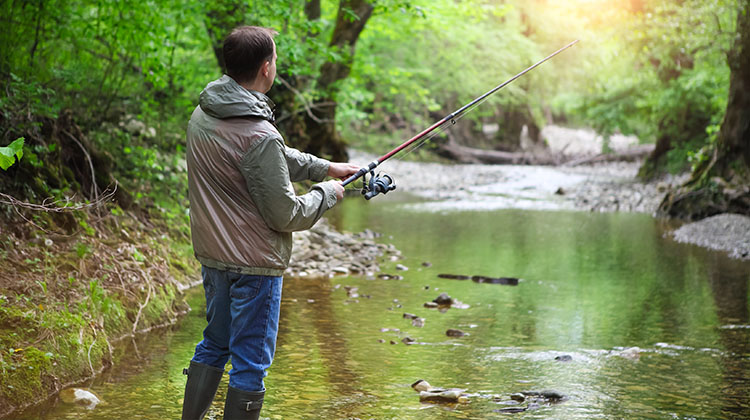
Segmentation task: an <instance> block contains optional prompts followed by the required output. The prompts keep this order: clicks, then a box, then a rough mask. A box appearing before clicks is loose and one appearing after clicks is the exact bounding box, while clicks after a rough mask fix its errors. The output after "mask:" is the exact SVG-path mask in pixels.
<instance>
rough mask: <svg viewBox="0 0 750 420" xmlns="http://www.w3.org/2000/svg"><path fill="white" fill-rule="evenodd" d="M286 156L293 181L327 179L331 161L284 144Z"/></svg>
mask: <svg viewBox="0 0 750 420" xmlns="http://www.w3.org/2000/svg"><path fill="white" fill-rule="evenodd" d="M282 144H283V143H282ZM284 156H285V157H286V165H287V167H288V168H289V177H290V179H291V180H292V182H297V181H304V180H306V179H310V180H313V181H318V182H320V181H322V180H324V179H325V177H326V175H327V174H328V166H329V165H330V164H331V162H329V161H327V160H325V159H321V158H319V157H316V156H313V155H311V154H309V153H302V152H300V151H299V150H297V149H294V148H291V147H287V146H284Z"/></svg>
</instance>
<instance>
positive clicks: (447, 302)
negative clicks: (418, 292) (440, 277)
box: [432, 293, 453, 305]
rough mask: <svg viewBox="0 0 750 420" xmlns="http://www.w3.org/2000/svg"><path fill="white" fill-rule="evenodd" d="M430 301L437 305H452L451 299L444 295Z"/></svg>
mask: <svg viewBox="0 0 750 420" xmlns="http://www.w3.org/2000/svg"><path fill="white" fill-rule="evenodd" d="M432 301H433V302H435V303H437V304H438V305H450V304H451V303H453V299H452V298H451V297H450V296H448V294H446V293H441V294H440V296H438V297H436V298H435V299H433V300H432Z"/></svg>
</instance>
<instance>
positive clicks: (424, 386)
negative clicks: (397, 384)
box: [411, 379, 432, 392]
mask: <svg viewBox="0 0 750 420" xmlns="http://www.w3.org/2000/svg"><path fill="white" fill-rule="evenodd" d="M411 387H412V388H414V390H415V391H417V392H422V391H429V390H431V389H432V385H430V384H429V382H427V381H425V380H424V379H420V380H418V381H417V382H414V383H413V384H411Z"/></svg>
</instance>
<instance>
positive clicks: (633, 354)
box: [617, 347, 641, 360]
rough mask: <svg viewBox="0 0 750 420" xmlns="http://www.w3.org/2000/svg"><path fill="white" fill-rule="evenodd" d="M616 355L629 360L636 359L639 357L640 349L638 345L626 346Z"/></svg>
mask: <svg viewBox="0 0 750 420" xmlns="http://www.w3.org/2000/svg"><path fill="white" fill-rule="evenodd" d="M617 355H618V356H620V357H623V358H625V359H629V360H638V359H640V357H641V349H640V348H638V347H628V348H626V349H625V350H623V351H621V352H620V353H618V354H617Z"/></svg>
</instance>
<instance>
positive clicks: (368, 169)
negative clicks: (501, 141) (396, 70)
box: [341, 40, 578, 200]
mask: <svg viewBox="0 0 750 420" xmlns="http://www.w3.org/2000/svg"><path fill="white" fill-rule="evenodd" d="M576 43H578V40H575V41H573V42H571V43H569V44H568V45H566V46H564V47H562V48H560V49H559V50H557V51H555V52H554V53H552V54H550V55H548V56H547V57H545V58H543V59H542V60H540V61H538V62H536V63H535V64H534V65H532V66H530V67H528V68H526V69H525V70H523V71H522V72H520V73H518V74H516V75H515V76H513V77H511V78H510V79H508V80H507V81H505V82H503V83H501V84H499V85H497V86H495V87H494V88H493V89H490V90H489V91H487V92H486V93H484V94H483V95H482V96H480V97H478V98H476V99H474V100H473V101H471V102H469V103H468V104H466V105H464V106H462V107H461V108H460V109H458V110H456V111H455V112H452V113H451V114H449V115H447V116H445V117H444V118H443V119H441V120H439V121H437V122H435V123H433V124H432V125H431V126H429V127H427V128H426V129H424V130H423V131H422V132H420V133H419V134H417V135H415V136H414V137H412V138H410V139H409V140H407V141H405V142H403V143H402V144H401V145H399V146H397V147H396V148H395V149H393V150H391V151H390V152H388V153H386V154H384V155H383V156H381V157H379V158H377V159H376V160H374V161H372V162H370V163H369V164H368V165H367V166H364V167H362V168H360V169H359V170H358V171H357V172H356V173H354V175H352V176H350V177H349V178H347V179H346V180H344V181H343V182H342V183H341V184H342V185H343V186H344V187H346V186H347V185H348V184H350V183H352V182H354V181H355V180H357V179H359V178H363V181H364V182H363V188H362V194H363V195H364V196H365V198H366V199H368V200H369V199H371V198H372V197H375V196H376V195H378V194H385V193H387V192H388V191H392V190H393V189H395V188H396V184H395V182H394V181H393V178H391V177H390V176H388V175H375V172H374V170H375V168H376V167H378V166H379V165H380V164H382V163H383V162H385V161H386V160H388V159H390V158H391V157H393V156H394V155H396V154H399V153H401V152H402V151H405V153H403V154H402V155H401V156H400V157H399V160H401V159H403V158H404V157H405V156H406V155H408V154H409V153H411V152H413V151H414V150H416V149H418V148H420V147H421V146H422V145H424V143H425V142H427V141H429V140H430V139H432V138H433V137H435V136H436V135H438V134H441V133H443V132H444V131H446V130H447V129H448V128H449V127H450V126H453V125H455V124H456V122H457V121H458V120H460V119H461V118H462V117H463V116H464V115H465V114H467V113H468V112H470V111H471V110H473V109H474V108H476V107H477V106H479V105H480V104H482V103H483V102H484V101H485V100H487V98H488V97H489V96H490V95H492V94H493V93H495V92H497V91H498V90H500V89H502V88H503V87H505V86H506V85H508V84H509V83H511V82H513V81H514V80H516V79H518V78H519V77H521V76H523V75H524V74H526V73H528V72H529V71H531V70H533V69H534V68H536V67H537V66H539V65H541V64H542V63H544V62H545V61H547V60H549V59H551V58H552V57H554V56H556V55H557V54H560V53H561V52H563V51H565V50H566V49H568V48H570V47H572V46H573V45H575V44H576ZM368 173H369V174H370V181H369V183H368V182H367V181H366V176H367V174H368Z"/></svg>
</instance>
